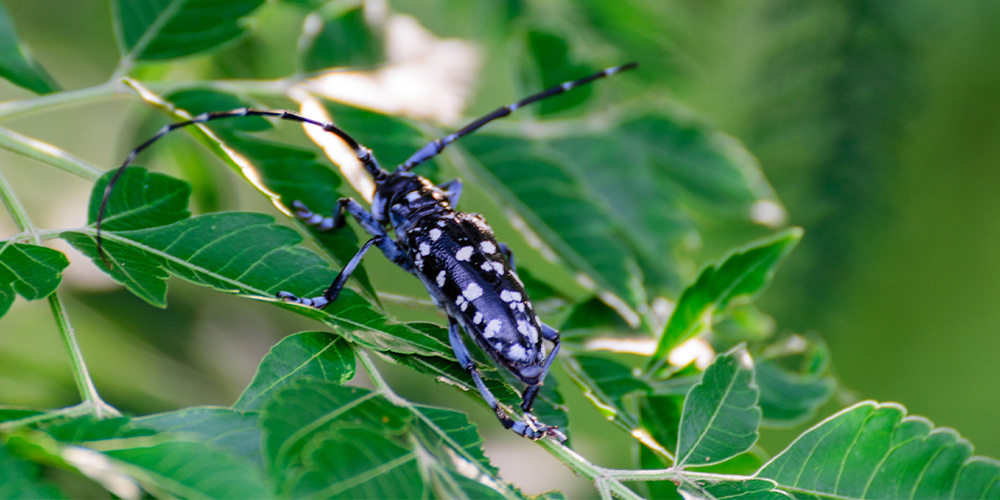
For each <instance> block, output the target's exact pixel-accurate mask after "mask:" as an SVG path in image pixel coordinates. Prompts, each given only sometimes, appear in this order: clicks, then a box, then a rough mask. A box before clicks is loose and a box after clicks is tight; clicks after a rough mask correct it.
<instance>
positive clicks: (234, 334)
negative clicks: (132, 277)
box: [0, 0, 1000, 489]
mask: <svg viewBox="0 0 1000 500" xmlns="http://www.w3.org/2000/svg"><path fill="white" fill-rule="evenodd" d="M0 2H2V3H3V5H4V7H6V9H7V10H8V11H9V13H10V15H11V16H12V17H13V19H14V21H15V23H16V27H17V29H18V30H19V32H20V35H21V37H22V39H23V40H25V41H26V43H28V44H29V45H30V47H31V48H32V50H33V52H34V54H35V56H36V57H37V58H38V59H39V60H40V62H41V63H42V64H43V65H44V66H45V67H46V68H47V69H48V70H49V71H50V72H51V73H52V74H53V76H54V77H55V78H56V79H57V80H58V81H59V82H60V83H61V85H62V86H63V87H64V88H66V89H75V88H82V87H86V86H90V85H95V84H98V83H101V82H102V81H104V80H105V79H106V78H107V77H108V75H109V74H110V72H111V70H112V68H113V67H114V65H115V63H116V61H117V58H118V54H117V49H116V47H115V43H114V34H113V31H112V27H111V22H110V18H111V14H110V10H109V7H108V5H107V2H105V1H103V0H102V1H98V0H80V1H74V2H66V1H64V0H0ZM389 4H390V5H391V6H392V8H393V9H395V10H398V11H401V12H405V13H408V14H411V15H413V16H414V17H416V18H417V19H418V20H419V21H420V22H421V23H422V24H423V25H424V26H425V27H427V28H428V29H429V30H430V31H432V32H433V33H435V34H436V35H438V36H442V37H456V38H462V39H466V40H469V41H472V42H475V43H477V44H479V46H480V47H481V48H482V49H483V53H482V55H483V68H482V71H481V73H480V75H479V80H478V81H477V83H476V85H475V86H474V88H475V89H477V91H476V92H475V94H474V96H473V98H472V100H471V102H470V103H469V106H468V107H467V108H466V111H465V115H467V116H474V115H476V114H478V113H480V112H483V111H487V110H489V109H492V108H493V107H495V106H496V105H498V104H501V103H504V102H506V101H508V100H510V99H512V98H514V97H516V96H517V94H518V93H519V92H521V91H522V84H526V83H530V82H519V81H517V78H516V77H514V76H512V75H516V74H520V73H519V71H518V69H519V67H520V66H519V64H521V59H519V56H518V54H519V52H518V51H519V48H518V47H517V46H516V45H512V44H511V43H509V42H507V41H505V39H501V38H497V37H496V36H495V35H496V34H497V33H499V32H501V31H502V30H504V29H506V25H505V24H504V21H503V20H502V19H500V18H498V17H497V16H496V13H497V12H500V11H503V12H506V13H507V14H508V15H510V16H512V17H517V18H518V19H519V22H520V23H523V24H522V25H523V26H530V27H532V28H539V27H544V28H545V29H546V30H551V31H553V32H557V33H560V35H562V36H563V37H564V40H565V42H566V44H567V47H568V49H569V51H570V54H571V59H577V60H580V61H585V62H591V61H595V60H598V61H604V60H607V59H609V58H612V59H614V58H620V62H626V61H627V60H638V61H640V62H641V63H642V65H643V66H642V69H641V71H638V72H634V73H629V74H628V77H627V78H626V77H622V78H621V79H619V80H616V81H615V83H614V85H615V86H616V87H617V88H616V90H614V91H613V92H612V95H613V96H614V97H613V98H614V99H624V98H627V95H626V94H627V92H628V91H629V90H630V89H635V90H636V91H637V92H638V91H640V90H641V91H642V92H654V93H662V95H669V96H671V97H672V98H673V99H676V100H677V101H678V102H680V103H682V104H683V105H685V106H687V107H689V108H691V109H693V110H696V111H697V112H700V113H702V114H703V115H704V116H705V117H706V118H707V119H708V120H709V121H711V122H713V123H715V124H716V125H717V126H719V127H720V128H721V129H722V130H723V131H725V132H727V133H729V134H731V135H733V136H734V137H737V138H739V139H740V140H742V141H743V142H744V143H745V144H746V145H747V147H748V148H749V150H750V151H751V152H753V153H754V154H755V155H756V156H757V157H758V159H759V160H760V162H761V165H762V167H763V169H764V171H765V173H766V174H767V176H768V178H769V179H770V181H771V183H772V185H773V186H774V188H775V190H776V191H777V193H778V196H779V197H780V198H781V200H782V201H783V202H784V203H785V205H786V207H787V208H788V212H789V222H790V223H791V224H794V225H801V226H803V227H804V228H805V230H806V236H805V239H804V240H803V242H802V244H801V245H800V247H799V248H798V249H797V250H796V251H795V252H794V253H793V254H792V256H791V257H790V259H789V261H788V262H787V263H786V264H785V265H784V266H783V267H782V269H780V270H779V273H778V275H777V279H776V283H775V285H774V286H773V287H772V289H771V290H770V291H769V292H768V293H767V294H766V295H765V296H764V298H763V301H762V303H761V308H762V309H763V310H765V311H767V312H769V313H771V314H773V316H774V317H775V319H776V320H777V324H778V325H779V329H781V330H785V331H797V332H806V331H816V332H819V333H820V334H821V335H822V336H823V337H824V338H825V339H826V340H827V342H829V344H830V347H831V350H832V354H833V356H832V357H833V362H834V366H835V368H836V372H837V374H838V375H839V377H840V379H841V380H842V382H843V384H844V385H845V387H846V388H847V389H849V390H850V391H853V393H854V395H855V396H856V397H858V398H862V399H867V398H871V399H877V400H879V401H899V402H902V403H903V404H905V405H906V406H907V407H908V408H909V410H910V413H911V414H919V415H924V416H927V417H929V418H930V419H932V420H933V421H934V423H935V424H936V425H939V426H949V427H954V428H956V429H958V430H959V431H960V432H961V433H962V435H963V436H965V437H967V438H969V439H970V441H971V442H972V443H973V444H974V445H975V446H976V450H977V453H978V454H984V455H989V456H994V457H997V456H1000V432H997V429H996V427H997V426H996V423H995V422H996V417H995V416H994V415H996V414H997V413H1000V391H998V390H997V388H996V387H997V384H996V381H997V380H998V379H1000V363H998V362H997V361H998V360H1000V307H998V308H997V309H993V307H994V304H996V303H1000V259H998V258H997V253H998V252H997V249H998V248H1000V196H997V193H1000V3H998V2H995V1H989V0H984V1H972V0H969V1H961V2H951V3H948V4H944V3H941V2H933V1H930V0H896V1H878V0H871V1H860V0H857V1H856V0H827V1H819V2H797V1H792V0H762V1H757V2H744V1H739V0H716V1H694V0H691V1H668V0H647V1H638V0H633V1H628V2H606V1H603V0H592V1H585V2H579V3H574V2H569V1H558V0H557V1H543V0H534V1H523V2H481V3H480V2H475V3H473V2H456V1H428V2H424V1H416V0H409V1H390V2H389ZM265 9H267V11H266V12H264V13H262V15H260V16H259V23H258V25H257V26H256V27H255V29H254V34H253V35H252V36H250V37H248V38H247V39H244V40H243V41H241V42H240V43H238V44H236V45H234V46H231V47H228V48H226V49H225V50H224V51H223V52H222V53H220V54H217V55H214V56H206V57H198V58H195V59H192V60H189V61H186V62H185V63H184V65H186V66H183V67H182V69H181V70H179V73H175V75H174V76H175V77H183V76H184V75H185V74H186V73H185V72H186V71H187V72H189V73H190V75H198V74H210V75H212V76H213V77H215V78H239V77H244V78H246V77H250V76H254V77H257V78H268V77H280V76H282V75H284V74H287V73H289V72H290V71H291V70H290V62H289V61H288V58H287V57H284V56H283V55H282V54H283V53H289V52H290V51H291V50H292V48H294V44H295V42H296V36H297V33H298V31H299V29H300V26H301V21H302V20H301V16H299V17H296V16H295V15H294V14H290V13H289V12H290V11H289V10H288V9H283V8H280V6H277V5H274V4H270V5H268V6H265ZM248 54H253V55H254V57H252V58H251V57H248ZM184 68H186V69H184ZM148 71H150V72H151V74H155V73H156V72H157V71H161V69H159V68H156V67H153V68H150V69H148ZM162 71H165V70H162ZM172 71H175V72H176V71H178V70H177V69H176V68H175V67H174V68H173V69H172ZM189 77H190V76H189ZM602 85H604V84H603V83H602ZM29 96H30V94H29V93H28V92H26V91H24V90H22V89H19V88H17V87H14V86H13V85H10V84H8V83H6V82H2V81H0V101H5V100H8V99H18V98H26V97H29ZM498 100H499V102H498ZM149 115H150V113H149V111H148V110H146V109H145V108H144V107H143V106H141V105H140V104H137V103H136V100H135V99H129V98H124V97H123V98H118V99H113V100H105V101H101V102H97V103H92V104H88V105H86V106H79V107H73V108H65V109H59V110H57V111H50V112H46V113H42V114H36V115H25V116H23V117H18V118H16V119H11V120H7V121H5V122H3V123H2V124H0V125H2V126H4V127H9V128H11V129H14V130H16V131H18V132H21V133H23V134H26V135H29V136H32V137H38V138H40V139H43V140H45V141H47V142H50V143H52V144H54V145H56V146H58V147H60V148H62V149H64V150H66V151H69V152H71V153H72V154H75V155H77V156H80V157H82V158H85V159H87V160H88V161H90V162H92V163H94V164H97V165H106V166H108V167H110V166H112V165H116V164H117V163H118V162H119V161H120V160H121V158H122V157H123V156H124V154H125V153H126V152H127V151H128V150H129V149H131V147H132V146H133V145H134V144H136V143H137V139H139V138H140V137H141V136H142V135H144V133H138V132H136V129H137V128H139V127H140V126H143V124H144V123H145V121H144V120H146V119H147V118H148V116H149ZM178 141H179V142H183V141H184V140H183V139H178ZM189 142H190V141H189ZM167 148H169V146H165V149H167ZM146 163H150V161H147V162H146ZM154 164H155V163H154ZM612 168H613V167H612ZM0 170H2V172H3V174H4V175H5V176H7V177H8V179H9V180H11V183H12V184H13V185H14V186H15V189H16V190H17V191H18V194H19V195H20V196H21V198H22V199H23V200H24V201H25V203H26V204H27V205H28V208H29V211H30V213H31V214H32V216H33V217H34V218H35V222H36V223H37V224H38V225H40V226H41V227H44V228H50V229H54V228H63V227H74V226H78V225H81V224H82V223H83V221H84V216H85V213H84V212H85V207H86V199H87V196H88V192H89V187H90V186H89V185H88V184H87V183H86V182H84V181H81V180H79V179H74V178H70V177H69V176H67V175H62V174H59V173H54V171H53V170H51V169H49V168H48V167H45V166H41V165H39V164H36V163H32V162H30V161H28V160H24V159H23V158H20V157H17V156H14V155H12V154H10V153H7V152H4V151H0ZM223 171H224V169H221V168H220V169H218V171H217V172H214V173H210V174H206V175H207V176H208V177H213V178H217V179H219V180H221V181H222V184H224V185H226V184H227V183H228V185H227V186H226V187H224V188H223V189H221V190H220V191H219V192H209V194H202V195H201V196H202V199H201V202H202V205H203V207H205V208H214V207H217V206H221V205H228V204H231V203H235V202H237V201H239V202H242V203H244V204H250V205H252V206H256V207H257V208H259V209H261V210H272V209H269V208H268V205H266V204H265V203H264V202H262V201H260V199H259V196H256V195H255V194H254V193H251V192H250V191H249V189H248V188H246V187H245V186H241V185H239V183H238V181H236V180H235V179H234V177H233V176H227V175H225V174H224V173H220V172H223ZM185 175H188V176H189V175H190V174H189V173H187V174H185ZM43 176H44V177H43ZM40 178H44V179H45V182H42V183H40V182H38V180H39V179H40ZM189 178H190V177H189ZM54 192H58V193H59V196H58V197H53V196H52V193H54ZM470 192H472V193H475V192H476V191H475V188H474V187H472V188H471V191H470ZM477 198H479V197H468V198H466V199H477ZM494 208H495V207H494ZM476 209H477V210H480V211H483V212H485V213H487V215H489V214H490V209H491V207H490V206H489V205H487V206H486V207H479V206H477V207H476ZM272 211H273V210H272ZM495 213H498V214H499V212H495ZM501 218H502V216H501V215H494V216H492V218H491V219H490V220H491V222H493V224H494V225H495V226H497V232H498V233H500V234H504V235H505V236H504V237H505V238H506V239H508V240H514V241H512V246H513V247H514V249H515V251H517V253H518V256H519V259H523V261H524V262H526V263H527V264H528V266H529V267H530V265H531V263H532V262H538V261H539V258H538V257H537V255H532V254H531V251H530V250H529V249H528V247H527V246H526V245H525V244H524V242H523V241H518V240H517V239H516V237H514V236H513V232H512V231H510V230H509V227H508V226H506V225H505V224H502V223H498V220H499V219H501ZM14 232H16V231H15V229H14V226H13V224H12V223H11V222H10V221H9V220H7V218H3V220H2V221H0V233H2V234H3V235H4V237H6V236H8V235H10V234H13V233H14ZM759 234H763V229H762V230H761V232H760V233H753V234H750V233H747V234H732V233H725V232H722V231H717V232H716V233H712V232H710V233H708V234H707V235H706V236H705V242H704V244H705V251H704V256H705V258H706V259H710V258H717V257H718V256H719V255H718V252H720V251H722V250H723V249H725V248H728V246H730V245H732V244H736V243H740V242H743V241H746V240H748V239H749V238H750V237H752V236H757V235H759ZM507 235H509V236H507ZM370 267H374V269H372V272H373V275H374V278H375V282H376V285H381V284H387V283H393V282H394V281H397V280H398V274H394V272H395V271H393V270H391V269H388V268H387V267H386V268H382V267H378V266H377V265H376V266H370ZM67 281H68V283H69V288H67V289H65V290H68V291H69V292H70V296H69V297H68V300H69V302H70V307H71V314H72V315H73V319H74V324H75V326H76V328H77V330H78V334H79V336H80V341H81V343H82V345H83V349H84V354H85V355H86V357H87V360H88V363H89V365H90V367H91V369H92V370H93V371H94V375H95V378H96V382H97V384H98V387H99V389H100V390H101V391H102V394H103V395H104V396H105V397H106V398H107V399H108V400H109V402H111V403H112V404H114V405H116V406H119V407H120V408H123V409H127V410H129V411H134V412H138V413H145V412H151V411H157V410H164V409H172V408H175V407H178V406H182V405H189V404H204V403H214V404H228V403H229V402H231V401H232V398H233V397H235V395H236V394H238V391H239V390H240V388H241V387H242V386H243V385H244V384H245V383H246V381H247V380H248V379H249V377H250V376H251V375H252V369H253V367H254V366H255V364H256V362H257V360H258V359H259V357H260V356H261V355H262V354H263V353H264V352H266V350H267V348H268V347H269V346H270V345H271V344H272V343H273V342H274V341H275V339H276V338H279V337H280V336H282V335H285V334H288V333H292V332H293V331H298V330H303V329H310V328H315V326H314V325H311V324H307V323H306V322H304V321H303V320H300V319H296V318H292V316H291V315H289V314H281V313H280V312H277V311H262V310H261V308H259V307H256V304H254V303H247V301H241V300H238V299H236V298H233V297H218V295H220V294H216V293H213V292H210V291H206V290H201V289H195V288H193V287H191V286H185V285H183V284H181V283H177V282H172V287H173V288H172V290H173V291H172V294H171V296H170V300H171V306H170V309H168V310H167V311H159V310H154V309H152V308H150V307H149V306H147V305H145V304H143V303H141V302H140V301H138V300H137V299H134V298H132V297H130V296H129V295H128V294H127V293H126V292H123V291H121V290H117V289H116V287H113V286H111V285H110V283H109V282H108V280H107V279H105V278H103V277H100V276H98V275H97V272H96V270H94V269H92V267H91V266H90V264H89V263H87V262H84V261H83V259H80V258H76V259H74V260H73V265H72V266H71V267H70V271H69V277H68V278H67ZM412 285H413V286H411V287H409V288H402V289H401V290H400V291H402V292H404V293H414V294H416V293H419V285H416V284H415V283H414V284H412ZM209 296H211V304H212V307H211V308H210V309H208V308H205V307H203V304H204V303H205V302H207V301H208V298H206V297H209ZM109 311H113V312H109ZM296 322H298V323H296ZM290 323H291V324H290ZM220 353H223V354H224V355H220ZM403 375H404V376H405V372H404V373H403ZM421 387H424V388H426V387H433V386H431V385H427V386H421ZM414 390H417V389H414ZM567 392H568V391H567ZM431 397H436V396H431ZM75 398H76V396H75V390H74V389H73V387H72V380H71V378H70V374H69V369H68V363H67V362H66V360H65V354H64V351H63V350H62V347H61V345H60V344H59V340H58V335H57V333H56V330H55V328H54V326H53V325H52V320H51V317H50V315H48V309H47V306H46V304H44V302H38V303H30V304H28V303H25V302H24V301H23V300H19V301H18V302H17V304H16V305H15V308H14V309H13V310H12V311H11V313H9V314H8V315H7V316H6V317H4V318H3V319H0V402H2V403H4V404H20V405H28V406H40V407H51V406H59V405H67V404H72V403H73V402H75ZM571 403H572V402H571ZM843 403H846V401H841V402H840V404H838V405H832V406H830V407H829V409H830V411H832V410H833V409H834V407H839V406H843ZM469 407H472V406H469ZM575 408H583V407H582V406H579V405H578V406H576V407H575ZM473 411H480V412H481V410H473ZM589 411H591V410H589V409H586V408H584V409H583V410H581V412H580V415H581V416H580V417H579V418H580V419H581V420H582V421H585V422H587V421H594V422H597V424H595V425H599V424H600V423H599V422H598V421H599V417H594V416H585V415H584V412H589ZM481 413H482V414H483V415H485V412H481ZM826 413H829V412H826ZM483 415H479V416H480V417H483ZM574 418H577V417H576V414H574ZM488 419H489V416H488V415H486V416H485V418H480V419H479V421H480V422H487V421H488ZM587 419H590V420H587ZM482 427H487V426H481V428H482ZM488 441H489V439H488ZM518 449H521V448H518ZM494 453H499V452H498V451H496V450H494ZM625 456H626V450H623V451H622V457H618V458H609V459H608V460H611V461H613V460H623V457H625ZM606 465H613V464H612V463H606ZM620 465H622V466H624V465H625V464H624V463H623V464H620ZM529 489H530V488H529Z"/></svg>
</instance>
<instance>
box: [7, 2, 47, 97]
mask: <svg viewBox="0 0 1000 500" xmlns="http://www.w3.org/2000/svg"><path fill="white" fill-rule="evenodd" d="M0 78H4V79H7V80H9V81H10V82H11V83H13V84H14V85H17V86H19V87H24V88H26V89H28V90H30V91H32V92H34V93H36V94H48V93H49V92H54V91H56V90H59V84H57V83H56V81H55V80H53V79H52V77H51V76H50V75H49V73H48V72H47V71H45V68H43V67H42V65H41V64H38V61H36V60H35V58H34V57H32V56H31V51H30V50H28V47H27V46H25V45H24V43H23V42H21V39H20V38H18V36H17V31H16V30H15V29H14V20H13V19H11V18H10V14H8V13H7V9H5V8H4V7H3V4H0Z"/></svg>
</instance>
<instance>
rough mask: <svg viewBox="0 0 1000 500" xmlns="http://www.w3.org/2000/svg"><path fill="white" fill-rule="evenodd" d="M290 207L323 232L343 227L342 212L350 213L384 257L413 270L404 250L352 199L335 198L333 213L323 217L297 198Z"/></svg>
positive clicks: (297, 215) (410, 270)
mask: <svg viewBox="0 0 1000 500" xmlns="http://www.w3.org/2000/svg"><path fill="white" fill-rule="evenodd" d="M292 208H294V209H295V218H297V219H299V220H301V221H302V222H303V223H304V224H307V225H310V226H314V227H316V229H317V230H319V231H324V232H325V231H332V230H334V229H338V228H341V227H343V226H344V224H346V223H347V220H346V219H347V218H346V217H345V216H344V212H347V213H349V214H351V217H354V220H356V221H358V225H360V226H361V229H364V230H365V232H367V233H368V234H370V235H372V236H374V237H375V239H377V240H378V241H376V242H375V246H377V247H378V249H379V250H381V251H382V253H383V254H385V256H386V258H388V259H389V260H391V261H392V262H393V264H396V265H397V266H399V267H402V268H403V269H404V270H406V271H407V272H413V264H411V263H410V259H409V258H408V257H407V256H406V252H404V251H402V250H400V249H399V246H398V245H397V244H396V242H395V241H393V239H392V238H390V237H389V235H388V234H387V233H386V232H385V228H384V227H382V225H381V224H379V223H378V221H377V220H375V216H374V215H372V214H371V212H369V211H367V210H365V207H363V206H361V204H360V203H358V202H356V201H354V200H353V199H351V198H341V199H339V200H337V207H336V208H334V209H333V215H331V216H329V217H323V216H322V215H319V214H317V213H315V212H313V211H312V210H309V208H308V207H306V205H305V204H304V203H302V202H301V201H298V200H296V201H293V202H292Z"/></svg>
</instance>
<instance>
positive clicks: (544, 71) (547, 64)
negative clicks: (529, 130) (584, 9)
mask: <svg viewBox="0 0 1000 500" xmlns="http://www.w3.org/2000/svg"><path fill="white" fill-rule="evenodd" d="M526 38H527V40H525V42H526V45H527V51H526V54H525V61H524V63H523V65H524V66H525V69H526V71H523V72H522V73H525V74H527V75H532V76H535V75H537V76H538V78H534V79H529V82H524V84H522V85H521V87H522V88H525V89H529V88H530V89H535V90H531V91H528V92H537V91H538V90H541V89H546V88H549V87H553V86H555V85H559V84H561V83H563V82H567V81H570V80H576V79H577V78H580V77H582V76H585V75H589V74H591V73H594V72H595V71H597V69H596V68H592V67H588V66H584V65H581V64H574V63H573V62H572V61H571V58H570V51H569V45H568V44H567V43H566V40H564V39H563V38H561V37H559V36H558V35H555V34H553V33H546V32H541V31H534V30H532V31H529V32H528V33H527V37H526ZM530 80H533V81H530ZM593 91H594V88H593V87H592V86H590V85H585V86H582V87H579V88H577V89H573V92H569V93H567V94H566V95H564V96H560V97H559V98H558V99H546V100H544V101H542V102H539V103H538V104H537V106H538V115H546V114H550V113H557V112H559V111H563V110H566V109H569V108H572V107H574V106H577V105H579V104H581V103H583V102H584V101H586V100H587V99H588V98H590V95H591V94H592V93H593Z"/></svg>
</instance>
